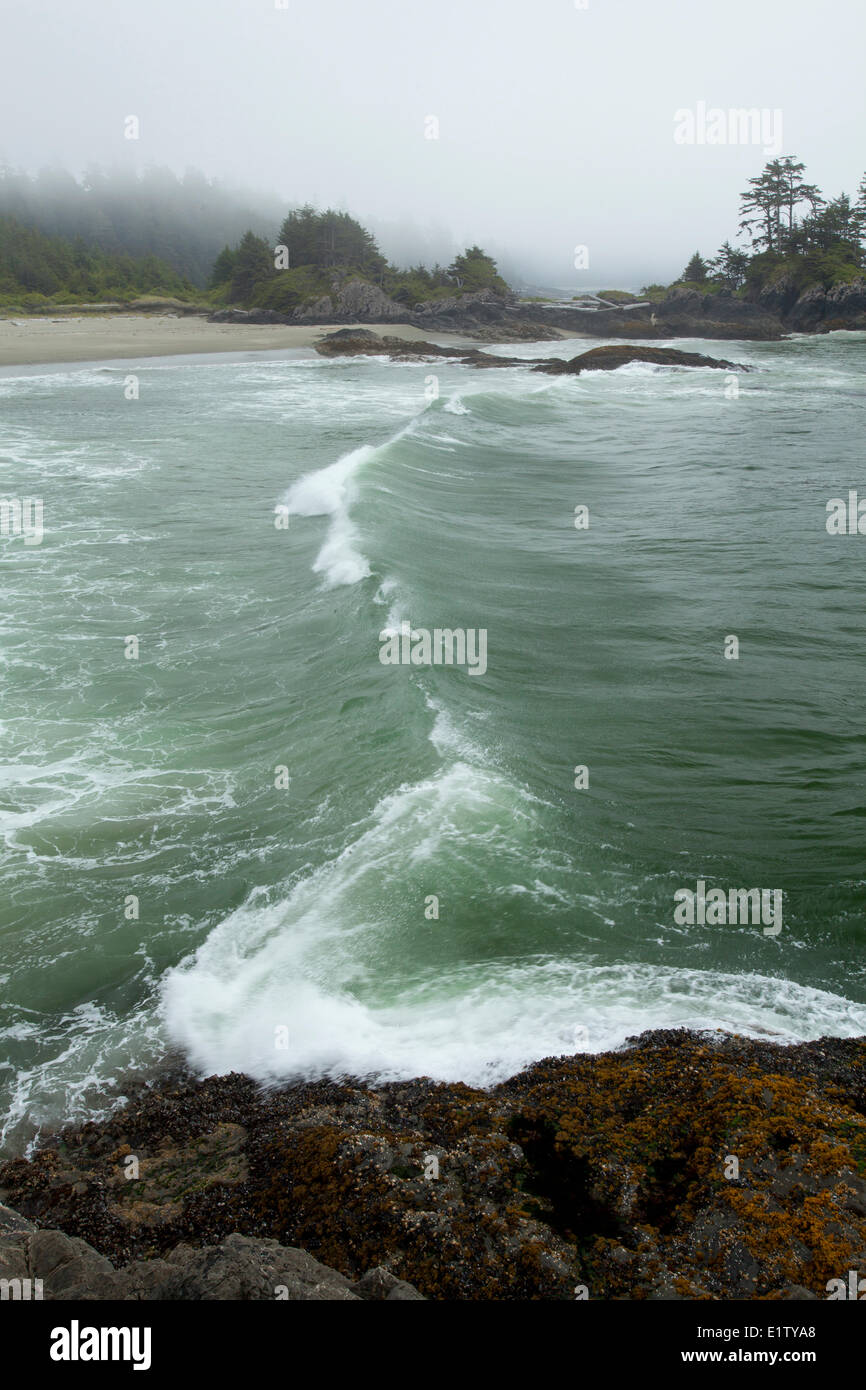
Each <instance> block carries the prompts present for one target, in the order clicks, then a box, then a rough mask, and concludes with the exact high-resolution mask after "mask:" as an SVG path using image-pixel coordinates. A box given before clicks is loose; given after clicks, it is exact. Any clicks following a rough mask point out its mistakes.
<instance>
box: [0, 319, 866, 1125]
mask: <svg viewBox="0 0 866 1390" xmlns="http://www.w3.org/2000/svg"><path fill="white" fill-rule="evenodd" d="M591 345H592V344H591V343H588V342H586V341H582V342H580V343H574V344H566V345H565V348H564V349H563V347H562V345H560V344H556V345H555V346H554V345H550V344H545V345H543V346H538V347H535V348H534V349H520V351H521V352H524V351H525V352H526V354H527V355H530V354H534V355H536V356H542V355H547V354H550V355H560V354H562V352H563V351H565V353H566V355H569V354H570V353H571V352H572V351H574V352H577V351H579V350H581V349H583V348H585V347H588V346H591ZM680 345H681V346H685V347H689V348H693V349H696V350H705V351H708V352H710V353H715V354H716V355H718V347H719V345H718V344H701V343H683V344H680ZM502 351H505V352H510V351H511V349H503V350H502ZM725 356H728V357H732V358H734V359H736V360H737V361H740V362H744V363H748V364H751V365H754V366H756V367H758V368H759V370H758V371H756V372H754V373H752V374H749V375H748V376H742V377H741V378H740V379H739V383H738V385H739V395H738V397H737V398H731V396H732V388H731V384H730V381H729V380H728V379H727V378H726V377H725V374H724V373H719V372H713V371H709V370H697V371H686V370H671V369H655V368H651V367H646V366H632V367H627V368H624V369H622V370H620V371H618V372H616V373H612V374H593V375H584V376H581V377H580V378H547V377H539V376H533V375H532V374H531V373H530V372H529V371H528V370H525V369H522V368H516V369H505V370H501V371H497V372H495V373H479V372H474V371H472V370H471V369H469V368H465V367H462V366H458V365H453V364H447V363H437V364H435V365H434V366H430V365H429V364H423V363H391V362H386V361H381V360H369V359H368V360H366V361H364V360H358V359H353V360H323V359H317V358H312V357H304V356H301V355H297V356H292V357H288V358H287V357H283V358H280V359H275V360H268V359H263V358H255V359H250V360H247V361H243V362H236V361H227V360H225V359H219V358H211V359H208V360H206V361H201V360H200V361H197V362H183V363H180V362H172V361H170V360H169V361H160V362H150V363H140V364H138V365H137V366H136V367H135V372H136V374H137V376H138V378H139V382H140V399H139V400H137V401H130V400H127V399H126V398H125V394H124V382H125V379H126V377H127V376H128V375H129V372H130V370H132V369H131V368H130V367H128V366H111V365H108V366H105V367H94V366H86V367H82V368H79V369H74V370H73V369H70V370H68V371H59V372H58V371H49V370H48V369H46V370H45V372H44V374H39V373H34V372H32V371H30V372H26V373H25V372H23V371H21V372H20V373H19V374H15V373H14V372H7V373H6V374H4V375H3V376H2V377H0V421H2V424H0V495H2V496H4V497H7V498H8V497H41V498H42V499H43V503H44V526H45V533H44V538H43V541H42V544H41V545H27V544H25V542H24V538H23V537H18V538H7V537H3V538H0V576H2V581H3V595H4V601H3V604H2V610H0V682H2V703H0V746H2V766H0V831H2V837H3V844H4V851H3V856H2V868H0V923H2V925H0V945H2V963H0V984H2V997H3V1002H2V1010H0V1026H2V1034H3V1049H2V1055H3V1062H2V1071H0V1088H2V1092H3V1100H4V1101H5V1105H4V1111H8V1122H7V1126H6V1139H7V1144H8V1145H9V1146H10V1147H12V1148H15V1147H20V1146H21V1145H22V1144H23V1143H25V1142H26V1140H27V1138H28V1137H29V1136H30V1135H31V1134H32V1133H33V1132H34V1128H35V1127H36V1126H37V1125H38V1124H39V1123H44V1122H48V1123H56V1122H57V1121H58V1120H59V1119H62V1118H64V1117H67V1116H69V1115H71V1114H85V1113H93V1112H94V1111H96V1110H98V1109H99V1108H100V1107H101V1106H103V1105H104V1104H105V1103H106V1100H107V1099H108V1098H110V1097H111V1096H112V1095H114V1094H116V1091H117V1087H118V1086H122V1082H123V1078H124V1077H126V1076H128V1074H129V1073H130V1072H131V1071H138V1072H140V1071H145V1072H146V1071H148V1070H150V1069H151V1068H153V1067H154V1066H155V1065H156V1064H157V1063H158V1062H159V1060H160V1059H161V1058H162V1057H163V1056H164V1055H165V1053H166V1051H167V1049H169V1048H180V1049H182V1050H183V1052H184V1053H185V1055H186V1056H187V1057H188V1059H189V1060H190V1061H191V1062H192V1063H193V1064H194V1065H196V1066H198V1067H200V1068H202V1069H205V1070H208V1071H216V1070H225V1069H230V1068H235V1069H242V1070H246V1071H249V1072H251V1073H252V1074H254V1075H256V1076H258V1077H261V1078H275V1077H280V1076H298V1075H304V1076H315V1075H321V1074H324V1073H332V1074H338V1073H345V1072H348V1073H352V1074H368V1075H373V1076H379V1077H386V1078H394V1077H405V1076H412V1075H417V1074H428V1075H431V1076H435V1077H440V1078H461V1079H463V1080H466V1081H470V1082H480V1083H485V1082H492V1081H495V1080H497V1079H499V1078H501V1077H504V1076H506V1075H508V1074H509V1073H512V1072H514V1071H515V1070H517V1069H519V1068H520V1067H521V1066H523V1065H525V1064H526V1063H528V1062H530V1061H531V1060H533V1059H535V1058H538V1057H542V1056H546V1055H548V1054H551V1053H561V1052H566V1051H574V1050H575V1047H576V1046H579V1047H581V1048H589V1049H592V1050H598V1049H601V1048H604V1047H609V1046H611V1045H614V1044H616V1043H618V1042H621V1041H622V1040H623V1039H624V1038H625V1037H627V1036H628V1035H629V1034H633V1033H635V1032H638V1031H640V1030H641V1029H643V1028H647V1027H658V1026H665V1025H677V1024H688V1025H691V1026H695V1027H710V1028H727V1029H736V1030H740V1031H743V1032H747V1033H754V1034H762V1035H768V1036H771V1037H778V1038H780V1039H797V1038H807V1037H813V1036H817V1035H820V1034H821V1033H833V1034H854V1033H862V1032H866V971H864V949H863V948H864V945H866V873H864V854H863V845H864V826H866V819H864V817H866V795H864V781H866V776H864V765H866V725H864V696H863V671H864V645H866V578H864V576H866V537H861V536H843V537H832V536H829V535H828V534H827V531H826V528H825V518H826V504H827V501H828V499H829V498H831V497H837V496H839V497H847V494H848V490H849V488H852V487H857V486H858V483H859V485H860V490H861V492H862V494H863V496H864V497H866V474H864V471H863V439H864V425H866V401H864V372H863V369H864V362H866V335H864V334H856V333H844V334H832V335H830V336H828V337H823V338H803V339H800V340H796V341H787V342H784V343H771V344H726V345H725ZM434 373H435V375H436V377H437V378H438V387H439V392H440V394H439V397H438V399H436V400H432V401H431V400H428V399H427V398H426V396H425V388H426V390H427V393H428V394H429V393H430V389H431V383H430V381H429V378H430V376H431V375H432V374H434ZM726 386H727V393H726ZM283 505H285V506H287V507H288V509H289V515H290V521H289V525H288V529H280V528H278V527H277V526H275V524H274V522H275V519H276V518H277V516H278V515H279V514H278V513H275V510H274V509H275V508H276V507H279V506H283ZM580 505H585V506H588V507H589V509H590V525H589V529H588V530H585V531H580V530H577V529H576V528H575V525H574V513H575V507H576V506H580ZM403 620H409V621H410V622H411V623H412V625H413V627H416V628H420V627H424V628H428V629H433V628H436V627H444V628H452V629H454V628H465V629H474V630H478V629H484V630H485V631H486V632H487V643H488V652H487V669H486V671H485V672H484V674H478V675H472V676H470V675H469V674H468V672H467V671H466V670H465V669H464V670H461V669H457V668H455V667H447V666H433V667H415V666H409V667H405V666H385V665H383V664H382V663H381V662H380V661H379V659H378V657H379V647H380V642H379V633H380V631H381V630H382V629H384V628H385V627H389V626H390V627H399V624H400V623H401V621H403ZM731 634H734V635H736V636H737V637H738V639H739V643H740V658H739V660H738V661H730V660H725V658H724V655H723V653H724V646H725V638H726V636H728V635H731ZM129 636H137V638H138V641H139V656H138V659H137V660H134V659H127V657H126V656H125V652H126V650H127V643H126V638H127V637H129ZM578 765H585V766H587V767H588V769H589V786H588V788H586V789H581V790H577V789H576V788H575V786H574V780H575V778H574V769H575V767H576V766H578ZM283 767H284V768H286V769H287V770H288V779H289V785H288V787H285V786H282V785H276V784H277V783H281V782H284V781H285V780H286V777H285V775H283V776H281V775H280V773H279V771H278V769H280V768H283ZM699 879H703V880H705V881H706V883H707V885H708V887H709V886H712V885H721V886H722V887H724V888H726V889H727V888H729V887H743V888H750V887H755V886H758V887H764V888H768V889H771V888H779V889H781V890H783V892H784V923H783V927H782V930H781V932H780V933H779V934H778V935H777V936H775V937H773V936H768V935H766V934H765V933H764V932H763V931H762V929H761V928H760V927H759V926H758V927H755V926H748V925H747V926H742V925H726V926H709V925H694V926H689V925H679V924H678V923H677V922H676V921H675V918H674V894H675V892H676V890H677V889H678V888H681V887H692V888H694V887H695V885H696V882H697V880H699ZM434 896H435V897H436V898H438V902H439V908H438V911H439V916H438V919H435V918H433V917H432V916H430V914H431V912H432V911H433V909H432V907H431V904H430V899H431V898H432V897H434ZM133 897H134V898H135V899H137V911H138V917H137V918H136V917H135V915H134V913H135V910H136V908H135V904H134V903H133Z"/></svg>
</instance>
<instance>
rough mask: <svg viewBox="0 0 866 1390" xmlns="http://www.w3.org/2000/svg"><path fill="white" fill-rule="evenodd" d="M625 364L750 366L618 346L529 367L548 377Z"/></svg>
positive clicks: (667, 350) (746, 369)
mask: <svg viewBox="0 0 866 1390" xmlns="http://www.w3.org/2000/svg"><path fill="white" fill-rule="evenodd" d="M629 362H649V363H651V364H654V365H655V366H658V367H715V368H717V369H718V370H720V371H728V372H749V371H751V370H752V368H751V367H745V366H743V365H742V363H737V362H726V361H725V360H724V359H722V358H716V357H705V356H704V354H703V353H701V352H680V351H679V349H677V348H652V347H635V346H634V345H632V344H626V343H624V344H623V345H622V346H620V344H619V343H617V344H615V345H614V346H612V347H597V348H591V349H590V350H589V352H582V353H581V354H580V356H578V357H572V358H570V360H569V361H567V362H564V361H563V360H562V359H561V358H553V359H551V360H549V361H546V362H540V363H538V365H537V366H535V367H534V368H533V370H534V371H536V372H548V373H550V374H551V375H563V374H567V375H573V376H578V375H579V374H580V373H581V372H615V371H616V369H617V367H625V366H627V364H628V363H629Z"/></svg>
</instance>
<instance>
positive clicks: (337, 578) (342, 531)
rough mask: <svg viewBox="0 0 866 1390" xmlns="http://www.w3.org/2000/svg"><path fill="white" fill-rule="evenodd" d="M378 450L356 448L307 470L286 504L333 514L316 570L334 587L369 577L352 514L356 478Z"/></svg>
mask: <svg viewBox="0 0 866 1390" xmlns="http://www.w3.org/2000/svg"><path fill="white" fill-rule="evenodd" d="M375 452H376V450H375V449H374V448H373V446H372V445H370V444H363V445H362V446H361V448H360V449H353V450H352V452H351V453H349V454H345V455H344V456H343V457H342V458H340V459H337V461H336V463H332V464H330V465H329V466H328V467H327V468H320V469H319V470H318V472H316V473H306V474H305V475H304V477H303V478H299V479H298V481H297V482H296V483H293V485H292V486H291V487H290V488H289V490H288V492H287V493H286V506H287V507H288V509H289V513H290V515H294V516H330V517H331V518H332V520H331V525H330V527H329V528H328V534H327V536H326V537H325V542H324V545H323V546H322V548H321V550H320V551H319V554H318V556H317V557H316V561H315V564H314V565H313V570H314V571H315V573H316V574H322V575H324V577H325V583H326V585H327V586H328V587H329V588H331V587H334V586H336V585H338V584H357V583H358V581H359V580H361V579H366V577H367V575H369V573H370V566H369V563H368V562H367V560H366V559H365V557H364V556H363V555H362V554H361V552H360V550H359V549H358V547H357V544H356V541H357V535H356V532H355V528H354V527H353V525H352V522H351V520H350V518H349V508H350V506H351V504H352V501H353V498H354V495H355V493H354V488H353V485H352V479H353V477H354V475H355V473H356V472H357V471H358V469H359V468H363V466H364V464H365V463H369V461H370V459H371V458H372V457H373V456H374V454H375Z"/></svg>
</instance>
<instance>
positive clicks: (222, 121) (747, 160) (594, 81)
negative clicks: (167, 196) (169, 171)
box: [0, 0, 866, 287]
mask: <svg viewBox="0 0 866 1390" xmlns="http://www.w3.org/2000/svg"><path fill="white" fill-rule="evenodd" d="M279 3H281V0H0V53H2V82H0V158H2V159H3V160H4V162H6V163H9V164H12V165H15V166H21V167H23V168H25V169H27V170H29V171H35V170H36V169H37V168H39V167H40V166H42V165H46V164H59V165H62V166H64V167H66V168H68V169H70V170H71V171H72V172H74V173H80V172H81V171H82V170H83V169H84V167H85V166H86V165H87V164H88V163H91V162H96V163H100V164H102V165H105V166H113V165H119V166H122V167H127V168H128V167H133V168H143V167H145V166H146V165H149V164H165V165H169V166H170V167H172V168H174V169H175V170H177V171H178V172H182V171H183V169H184V168H185V167H186V166H189V165H192V166H195V167H197V168H199V169H201V170H202V171H203V172H204V173H206V174H208V175H211V176H214V175H215V176H218V177H221V178H224V179H226V180H229V181H231V182H234V183H237V182H241V183H243V184H244V185H246V186H248V187H251V188H253V189H260V190H262V191H267V192H269V193H276V194H279V195H280V197H281V198H284V199H285V200H286V202H287V203H288V202H291V203H299V202H304V201H308V200H309V201H312V202H314V203H316V204H318V205H326V204H331V205H334V206H341V207H345V208H347V209H348V210H349V211H351V212H352V213H354V214H355V215H357V216H358V217H360V218H361V219H362V220H370V221H372V222H373V223H374V224H375V227H376V230H377V231H378V233H379V235H380V239H381V241H382V243H383V249H384V250H385V251H386V252H387V253H389V254H390V255H392V256H397V257H402V256H403V255H404V254H411V252H412V250H413V249H414V248H413V247H412V246H411V244H410V243H411V235H410V234H411V229H412V227H413V226H414V227H415V228H417V232H418V236H417V241H418V245H419V248H420V249H421V250H422V251H423V250H424V249H425V247H424V241H425V237H426V238H427V240H428V242H429V244H430V246H431V247H432V248H433V249H438V248H439V245H440V243H442V242H444V243H445V245H444V247H443V254H448V251H449V250H450V249H451V246H450V245H449V243H451V242H459V243H460V244H461V245H464V244H466V243H469V242H475V241H477V242H480V243H481V244H482V245H484V246H485V247H488V248H489V249H492V250H493V251H494V252H495V253H497V254H498V255H499V256H500V257H501V259H502V260H503V262H504V263H505V264H506V265H507V268H508V269H510V270H512V271H514V270H520V271H522V272H523V273H524V274H525V275H526V277H527V278H529V279H535V280H536V281H537V282H539V283H544V284H561V285H566V284H574V285H576V286H578V287H589V286H596V287H598V286H600V285H602V283H604V282H607V283H610V282H613V283H616V284H620V285H635V286H638V285H640V284H643V283H646V282H647V281H648V280H651V279H652V280H663V281H669V280H670V279H672V278H673V277H674V276H675V275H676V274H677V273H678V272H679V271H680V270H682V268H683V265H684V264H685V262H686V260H687V259H688V256H689V254H690V253H691V252H692V251H693V250H694V249H695V248H696V247H698V248H700V250H701V251H702V252H703V253H704V254H707V255H708V254H712V253H713V252H715V250H716V249H717V248H718V246H719V244H720V243H721V242H722V241H723V240H724V239H725V238H726V237H731V238H733V236H734V234H735V233H736V229H737V223H738V220H739V218H738V207H739V193H740V191H741V189H743V188H744V187H745V184H746V180H747V179H748V178H749V177H750V176H752V175H754V174H757V173H759V172H760V170H761V168H762V167H763V165H764V163H765V162H766V158H767V157H769V156H768V155H767V154H765V147H764V146H763V145H762V144H760V143H759V144H752V143H746V144H743V143H736V144H731V143H727V144H715V145H707V144H698V143H694V144H688V143H686V144H682V143H677V142H676V141H675V139H674V131H675V120H674V114H675V112H676V111H678V110H679V111H681V112H682V111H692V112H694V113H695V114H696V115H697V113H698V103H700V102H703V103H705V105H706V107H707V108H718V109H721V110H723V111H724V112H726V113H727V111H729V110H730V109H731V108H740V107H746V108H753V107H754V108H758V109H760V110H766V112H767V113H768V119H770V118H771V116H772V113H773V112H775V111H779V112H781V119H782V131H783V135H782V139H781V146H782V148H781V151H780V152H781V153H784V154H795V155H797V156H798V157H799V158H801V159H803V160H804V161H805V162H806V165H807V172H808V175H809V177H810V178H811V179H812V180H813V181H814V182H816V183H817V184H818V185H819V186H820V187H821V188H822V190H823V191H824V192H825V193H826V194H831V195H833V194H836V193H838V192H840V191H841V190H843V189H844V190H846V191H848V192H851V193H853V192H854V191H855V190H856V187H857V184H858V182H859V180H860V178H861V177H862V174H863V172H864V169H866V80H864V54H866V4H864V0H821V3H820V4H818V3H815V0H726V3H725V4H723V5H710V4H703V3H701V0H588V7H587V8H585V9H581V8H578V6H577V4H576V3H575V0H288V5H287V8H284V9H283V8H277V5H278V4H279ZM130 115H134V116H136V117H137V118H138V120H139V122H140V132H139V139H138V140H130V139H126V138H125V136H124V129H125V127H124V121H125V118H126V117H128V116H130ZM429 117H435V118H436V120H437V121H438V139H430V138H426V136H427V135H429V134H431V133H433V132H434V131H435V129H436V127H435V125H434V124H433V123H431V122H430V121H429V120H428V118H429ZM696 132H697V127H696ZM696 138H697V135H696ZM773 152H775V151H773V150H771V151H770V153H773ZM407 224H408V226H407ZM437 229H438V230H437ZM576 246H585V247H586V248H587V254H586V256H584V257H583V259H584V260H585V259H588V261H589V264H588V266H587V267H586V268H585V269H580V270H577V269H575V266H574V259H575V247H576Z"/></svg>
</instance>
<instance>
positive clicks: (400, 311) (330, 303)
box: [210, 279, 866, 342]
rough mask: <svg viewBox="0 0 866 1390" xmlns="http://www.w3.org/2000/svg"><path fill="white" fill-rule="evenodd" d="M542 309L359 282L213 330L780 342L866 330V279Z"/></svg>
mask: <svg viewBox="0 0 866 1390" xmlns="http://www.w3.org/2000/svg"><path fill="white" fill-rule="evenodd" d="M590 300H592V297H591V296H590V297H588V300H587V301H586V302H585V303H581V304H579V305H576V306H572V305H568V304H545V303H534V302H532V301H529V300H520V299H518V298H517V297H516V296H515V295H511V296H507V297H506V296H503V295H498V294H495V293H494V292H493V291H492V290H480V291H478V292H477V293H475V294H467V295H463V296H462V297H459V298H457V297H455V298H452V299H445V300H434V301H431V302H429V303H427V304H423V305H419V306H416V307H415V308H414V309H412V310H409V309H407V307H406V305H403V304H398V303H397V302H395V301H394V300H392V299H389V298H388V296H387V295H386V294H384V293H383V291H382V290H380V289H378V288H377V286H375V285H370V284H367V283H366V282H364V281H360V280H351V281H349V283H348V284H346V285H343V286H341V287H340V288H335V290H334V293H333V295H331V296H325V297H324V298H322V299H320V300H317V301H315V302H314V303H313V304H310V305H307V306H305V307H304V308H303V309H298V310H295V311H294V312H293V313H292V314H280V313H277V312H276V311H274V310H269V309H221V310H218V311H217V312H216V313H214V314H211V316H210V318H211V321H212V322H214V323H250V324H266V323H284V324H285V323H307V324H320V325H323V326H326V325H329V324H337V323H341V324H346V323H349V324H353V323H357V324H363V323H395V324H397V323H401V324H408V325H411V326H412V327H413V328H419V329H422V330H426V331H428V332H436V333H461V334H465V335H466V336H468V337H472V338H477V339H479V340H482V341H487V342H528V341H549V340H552V339H554V338H557V337H560V336H562V334H563V333H566V334H568V335H573V336H575V337H597V338H639V339H666V338H708V339H722V340H725V339H728V340H729V339H739V340H742V341H753V342H767V341H770V342H771V341H776V340H778V339H781V338H784V337H786V336H787V335H788V334H791V333H830V332H833V331H835V330H837V329H859V330H866V279H859V280H855V281H853V282H851V283H850V284H845V285H837V286H835V287H834V288H832V289H829V290H824V289H822V288H820V287H812V288H810V289H807V290H805V291H803V292H802V293H799V292H798V291H797V290H796V289H795V288H794V287H793V285H791V284H790V283H788V282H785V281H782V282H780V283H777V284H774V285H773V286H771V287H768V288H767V289H765V290H763V291H762V292H761V294H760V296H759V297H758V299H757V300H755V301H754V302H750V301H748V300H744V299H741V298H739V297H738V296H736V295H734V294H732V293H725V292H722V293H718V294H701V293H700V292H699V291H698V290H694V289H688V288H684V287H675V288H673V289H671V290H669V291H668V293H667V295H666V296H665V298H664V299H662V300H660V301H659V302H658V303H649V302H638V303H631V302H629V303H624V304H621V305H613V304H610V303H608V302H606V301H603V300H599V299H597V298H596V299H595V300H594V301H592V305H593V306H592V307H586V304H587V303H589V302H590Z"/></svg>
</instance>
